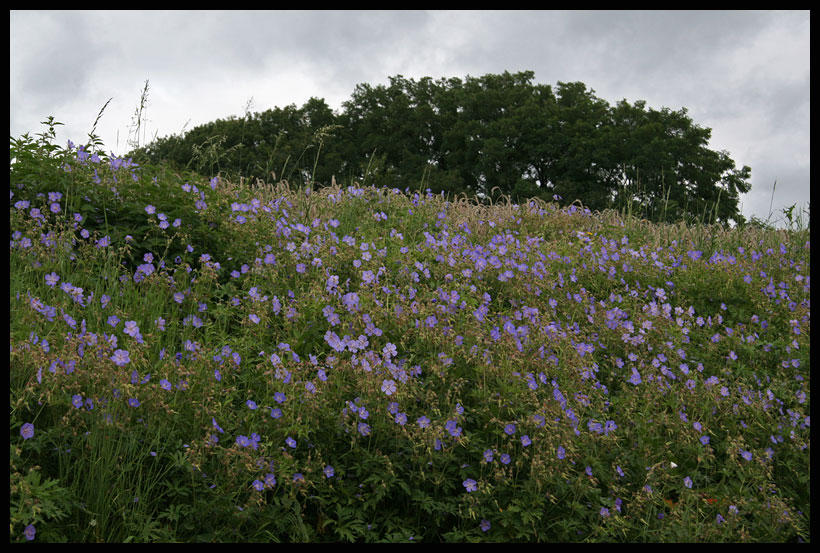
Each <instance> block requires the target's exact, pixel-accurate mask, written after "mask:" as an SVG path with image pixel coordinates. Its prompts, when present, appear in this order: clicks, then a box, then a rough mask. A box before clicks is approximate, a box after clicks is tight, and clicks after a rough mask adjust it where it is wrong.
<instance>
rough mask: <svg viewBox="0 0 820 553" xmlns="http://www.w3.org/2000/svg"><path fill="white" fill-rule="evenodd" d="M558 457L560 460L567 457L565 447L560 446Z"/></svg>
mask: <svg viewBox="0 0 820 553" xmlns="http://www.w3.org/2000/svg"><path fill="white" fill-rule="evenodd" d="M557 455H558V458H559V459H563V458H564V457H566V455H567V451H566V450H565V449H564V446H561V445H559V446H558V452H557Z"/></svg>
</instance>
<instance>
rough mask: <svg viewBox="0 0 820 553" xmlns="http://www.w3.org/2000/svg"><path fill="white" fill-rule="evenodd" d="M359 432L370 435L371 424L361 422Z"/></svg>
mask: <svg viewBox="0 0 820 553" xmlns="http://www.w3.org/2000/svg"><path fill="white" fill-rule="evenodd" d="M358 430H359V434H361V435H362V436H368V435H370V425H368V424H367V423H364V422H360V423H359V426H358Z"/></svg>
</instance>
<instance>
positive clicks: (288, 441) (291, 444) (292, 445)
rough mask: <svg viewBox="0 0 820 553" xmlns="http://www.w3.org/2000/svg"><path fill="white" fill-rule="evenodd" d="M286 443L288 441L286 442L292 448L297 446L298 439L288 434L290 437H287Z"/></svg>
mask: <svg viewBox="0 0 820 553" xmlns="http://www.w3.org/2000/svg"><path fill="white" fill-rule="evenodd" d="M285 443H286V444H288V447H290V448H291V449H293V448H295V447H296V440H294V439H293V438H291V437H290V436H288V437H287V438H286V439H285Z"/></svg>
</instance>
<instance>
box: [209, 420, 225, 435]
mask: <svg viewBox="0 0 820 553" xmlns="http://www.w3.org/2000/svg"><path fill="white" fill-rule="evenodd" d="M211 423H212V424H213V425H214V428H216V429H217V430H218V431H219V433H220V434H224V433H225V431H224V430H222V429H221V428H220V427H219V425H218V424H217V423H216V419H215V418H214V417H211Z"/></svg>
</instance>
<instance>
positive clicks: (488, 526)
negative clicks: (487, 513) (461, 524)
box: [479, 518, 492, 532]
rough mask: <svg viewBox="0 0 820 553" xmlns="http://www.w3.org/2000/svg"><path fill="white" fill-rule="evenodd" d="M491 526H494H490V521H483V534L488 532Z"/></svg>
mask: <svg viewBox="0 0 820 553" xmlns="http://www.w3.org/2000/svg"><path fill="white" fill-rule="evenodd" d="M491 526H492V525H491V524H490V521H489V520H487V519H486V518H483V519H481V524H479V527H480V528H481V531H482V532H487V531H488V530H489V529H490V527H491Z"/></svg>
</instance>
